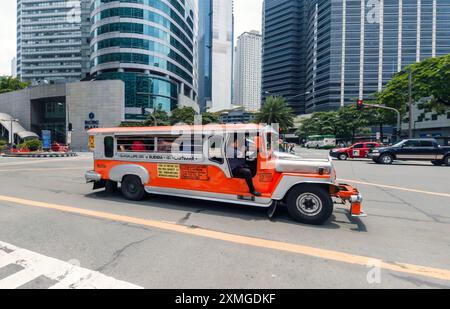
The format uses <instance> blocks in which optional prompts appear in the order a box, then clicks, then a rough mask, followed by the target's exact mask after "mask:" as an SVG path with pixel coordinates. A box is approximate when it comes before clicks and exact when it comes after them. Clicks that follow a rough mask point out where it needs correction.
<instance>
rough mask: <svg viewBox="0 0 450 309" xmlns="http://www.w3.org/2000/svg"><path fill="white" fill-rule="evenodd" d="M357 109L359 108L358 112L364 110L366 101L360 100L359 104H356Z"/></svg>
mask: <svg viewBox="0 0 450 309" xmlns="http://www.w3.org/2000/svg"><path fill="white" fill-rule="evenodd" d="M356 107H357V108H358V110H359V111H360V110H362V109H363V107H364V101H363V100H358V102H356Z"/></svg>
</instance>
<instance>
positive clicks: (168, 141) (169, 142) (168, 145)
mask: <svg viewBox="0 0 450 309" xmlns="http://www.w3.org/2000/svg"><path fill="white" fill-rule="evenodd" d="M177 138H178V137H175V136H172V137H158V139H157V143H156V152H158V153H171V152H172V147H173V146H174V142H175V140H176V139H177Z"/></svg>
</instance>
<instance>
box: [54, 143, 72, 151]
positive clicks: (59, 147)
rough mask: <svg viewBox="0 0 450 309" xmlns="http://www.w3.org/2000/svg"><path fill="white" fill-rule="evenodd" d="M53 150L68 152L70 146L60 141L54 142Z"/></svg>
mask: <svg viewBox="0 0 450 309" xmlns="http://www.w3.org/2000/svg"><path fill="white" fill-rule="evenodd" d="M52 151H53V152H68V151H69V146H67V145H62V144H59V143H53V144H52Z"/></svg>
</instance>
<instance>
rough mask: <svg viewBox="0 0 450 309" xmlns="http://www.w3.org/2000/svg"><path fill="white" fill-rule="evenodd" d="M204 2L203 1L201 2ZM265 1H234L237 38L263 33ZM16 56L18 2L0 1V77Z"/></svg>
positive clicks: (9, 71)
mask: <svg viewBox="0 0 450 309" xmlns="http://www.w3.org/2000/svg"><path fill="white" fill-rule="evenodd" d="M199 1H203V0H199ZM262 2H263V0H234V15H235V36H236V38H237V37H238V36H239V35H241V34H242V33H243V32H245V31H250V30H258V31H261V23H262V18H261V14H262ZM15 54H16V0H1V1H0V76H1V75H10V74H11V60H12V59H13V57H14V56H15Z"/></svg>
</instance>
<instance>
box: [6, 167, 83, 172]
mask: <svg viewBox="0 0 450 309" xmlns="http://www.w3.org/2000/svg"><path fill="white" fill-rule="evenodd" d="M89 168H92V166H78V167H55V168H20V169H17V168H13V169H6V170H0V172H42V171H77V170H88V169H89Z"/></svg>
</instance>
